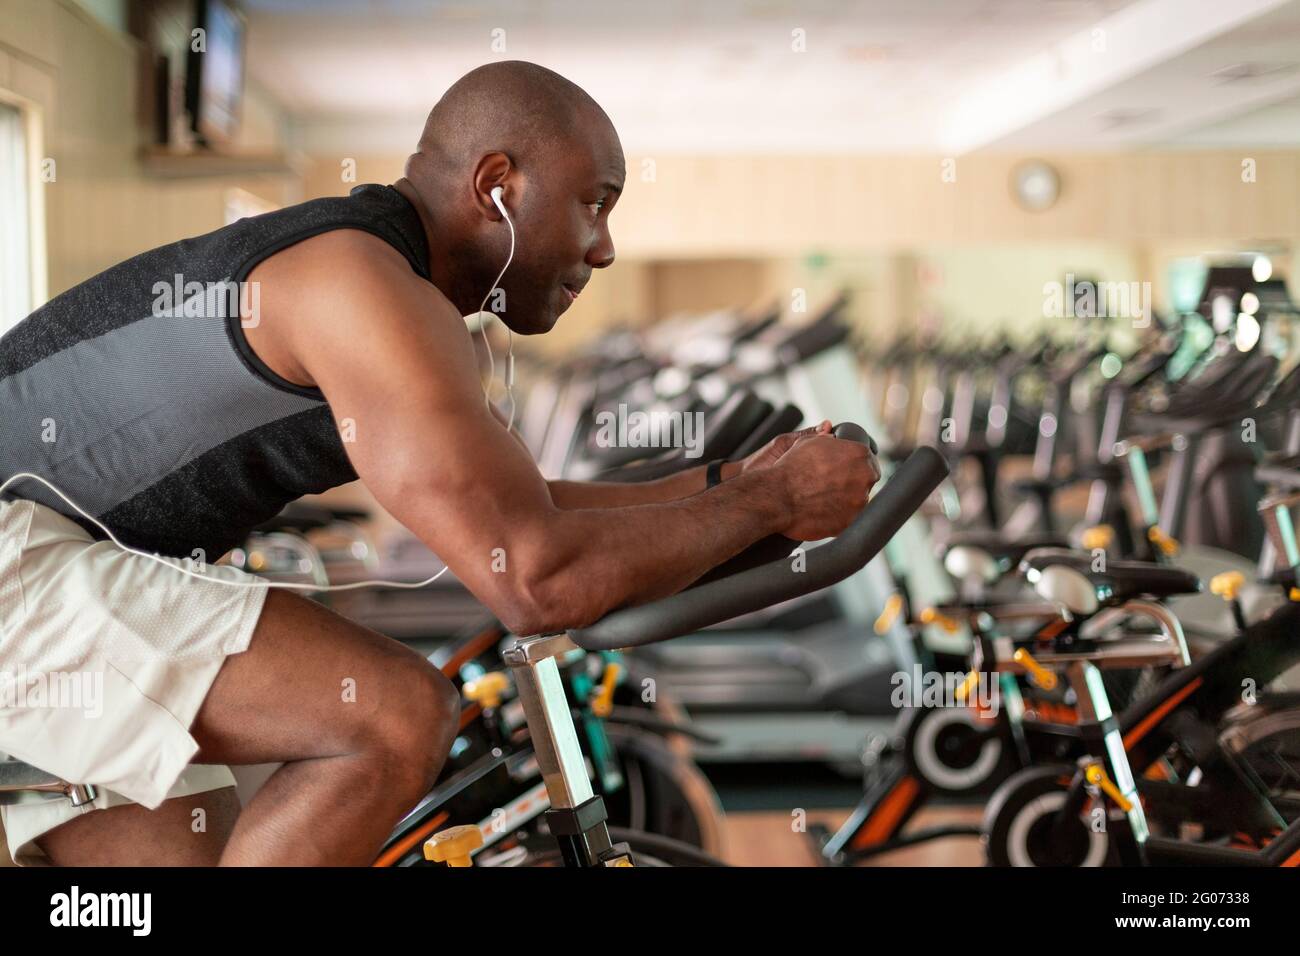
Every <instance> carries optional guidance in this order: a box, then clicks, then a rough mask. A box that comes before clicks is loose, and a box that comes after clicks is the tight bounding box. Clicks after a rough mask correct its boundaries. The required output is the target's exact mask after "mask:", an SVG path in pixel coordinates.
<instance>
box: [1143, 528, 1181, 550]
mask: <svg viewBox="0 0 1300 956" xmlns="http://www.w3.org/2000/svg"><path fill="white" fill-rule="evenodd" d="M1147 540H1148V541H1150V542H1151V543H1152V544H1154V545H1155V546H1156V547H1157V548H1159V549H1160V553H1161V554H1163V555H1164V556H1165V557H1167V558H1169V557H1173V556H1174V555H1175V554H1177V553H1178V542H1177V541H1176V540H1175V539H1173V538H1171V537H1170V536H1169V535H1167V534H1165V533H1164V531H1162V530H1161V528H1160V526H1159V525H1152V526H1151V527H1150V528H1149V529H1147Z"/></svg>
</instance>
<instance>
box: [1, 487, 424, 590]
mask: <svg viewBox="0 0 1300 956" xmlns="http://www.w3.org/2000/svg"><path fill="white" fill-rule="evenodd" d="M21 478H30V479H32V480H33V481H39V482H40V483H41V484H43V485H44V486H45V487H46V488H48V489H50V491H52V492H54V493H55V494H56V495H58V496H59V497H60V498H61V499H63V502H64V503H65V504H66V505H67V506H68V507H69V508H71V509H72V510H73V511H75V512H76V513H77V514H79V515H81V516H82V517H83V518H85V519H86V520H87V521H89V522H90V523H91V524H93V525H94V526H95V527H97V528H99V529H100V530H101V531H103V532H104V534H105V535H107V536H108V540H109V541H111V542H113V544H115V545H117V546H118V548H120V549H121V550H122V551H125V552H126V553H127V554H134V555H137V556H139V557H141V558H148V559H149V560H150V561H156V562H158V563H159V564H162V565H165V566H166V567H169V568H172V569H174V570H176V571H179V572H181V574H187V575H189V576H190V577H192V578H198V579H199V580H200V581H208V582H210V583H212V584H224V585H225V586H226V587H232V588H283V589H285V590H290V591H310V592H312V593H319V592H321V591H353V590H356V589H358V588H367V587H387V588H410V589H414V588H422V587H427V586H428V585H430V584H432V583H433V582H434V581H436V580H438V578H440V577H442V576H443V575H444V574H446V573H447V568H446V566H444V567H443V569H442V570H441V571H439V572H438V573H437V574H435V575H434V576H433V577H431V578H427V579H425V580H423V581H419V582H411V581H357V582H354V583H352V584H329V585H320V584H294V583H292V582H288V581H264V580H260V579H256V578H255V579H253V580H250V581H227V580H226V579H225V578H217V577H209V576H208V575H206V574H201V573H199V572H198V571H194V570H192V569H190V568H185V567H181V566H180V565H179V564H177V563H176V562H177V561H179V560H183V559H179V558H166V557H163V556H162V555H160V554H151V553H150V552H148V551H141V550H139V549H138V548H132V547H131V546H130V545H126V544H123V543H122V542H121V541H119V540H118V539H117V535H115V534H113V532H112V531H110V530H109V529H108V527H107V526H106V525H105V524H104V523H103V522H102V521H100V520H99V519H98V518H95V517H94V516H93V515H88V514H86V512H85V511H84V510H82V508H81V507H80V506H79V505H78V504H77V503H76V502H75V501H73V500H72V499H71V498H69V497H68V496H67V495H65V494H64V493H63V492H62V491H60V490H59V489H58V488H56V487H55V486H54V485H53V484H52V483H51V482H50V481H48V480H47V479H45V478H42V477H41V476H40V475H33V474H32V473H31V472H29V471H20V472H19V473H18V474H16V475H11V476H10V477H9V478H6V479H5V480H4V482H3V483H0V495H2V494H4V492H5V489H6V488H8V487H9V486H10V485H12V484H13V483H14V482H16V481H18V480H19V479H21Z"/></svg>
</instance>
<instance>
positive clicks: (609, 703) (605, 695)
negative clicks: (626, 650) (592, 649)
mask: <svg viewBox="0 0 1300 956" xmlns="http://www.w3.org/2000/svg"><path fill="white" fill-rule="evenodd" d="M622 673H623V667H622V665H621V664H615V663H614V662H613V661H611V662H610V663H608V664H606V665H605V673H604V674H602V675H601V677H600V687H599V688H598V689H597V691H596V694H595V696H594V697H592V699H591V712H592V713H593V714H595V715H596V716H597V717H608V716H609V715H610V714H611V713H613V711H614V688H615V687H617V686H618V679H619V677H620V676H621V675H622Z"/></svg>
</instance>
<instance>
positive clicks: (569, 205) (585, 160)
mask: <svg viewBox="0 0 1300 956" xmlns="http://www.w3.org/2000/svg"><path fill="white" fill-rule="evenodd" d="M625 175H626V172H625V168H624V160H623V150H622V147H621V146H620V145H619V142H618V137H617V135H615V133H614V131H613V129H612V128H611V127H610V126H609V124H608V123H606V122H603V121H602V122H599V123H597V122H595V121H592V122H591V124H590V128H589V129H575V130H574V134H573V137H572V139H571V141H570V143H569V144H568V145H567V146H564V147H560V148H557V150H556V151H555V154H554V157H553V158H552V160H551V162H550V164H549V165H548V166H547V167H545V168H542V169H540V170H538V171H534V170H530V171H529V172H528V174H527V175H522V171H521V179H522V183H521V184H522V186H523V188H522V189H521V190H519V200H518V204H517V205H516V204H514V203H512V202H511V198H512V197H511V194H510V190H509V189H507V191H506V197H505V203H506V208H507V209H508V210H509V211H510V217H511V219H512V220H513V221H514V224H515V258H514V261H513V262H512V263H511V265H510V268H509V269H508V270H507V272H506V275H505V277H504V279H503V280H502V282H501V285H502V286H503V288H504V289H505V294H506V302H505V311H504V314H503V315H502V316H501V318H502V319H503V320H504V321H505V324H506V325H507V326H509V327H510V328H511V329H512V330H513V331H515V332H518V333H520V334H523V335H537V334H540V333H543V332H549V331H550V330H551V329H552V328H553V327H554V326H555V323H556V321H557V320H558V319H559V317H560V316H561V314H563V313H564V311H565V310H566V309H568V307H569V306H570V305H572V304H573V302H574V300H575V299H576V298H577V297H578V294H579V293H581V292H582V289H583V287H584V286H585V285H586V284H587V281H588V280H589V279H590V278H591V273H592V270H594V269H603V268H605V267H606V266H608V265H610V264H611V263H612V262H613V261H614V241H613V239H612V238H611V237H610V233H609V214H610V212H611V211H612V210H613V208H614V204H615V203H616V202H617V201H618V197H619V194H620V193H621V192H622V189H623V180H624V177H625Z"/></svg>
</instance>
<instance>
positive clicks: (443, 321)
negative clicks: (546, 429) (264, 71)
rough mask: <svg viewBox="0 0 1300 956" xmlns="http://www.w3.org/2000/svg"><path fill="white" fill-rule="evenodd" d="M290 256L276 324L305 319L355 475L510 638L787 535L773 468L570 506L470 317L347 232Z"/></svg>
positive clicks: (301, 327)
mask: <svg viewBox="0 0 1300 956" xmlns="http://www.w3.org/2000/svg"><path fill="white" fill-rule="evenodd" d="M290 254H292V255H290ZM282 256H285V257H286V258H285V259H284V260H282V262H281V263H280V264H279V266H278V270H279V272H278V275H277V279H276V281H274V282H264V283H263V288H262V309H263V314H264V315H267V316H269V317H271V319H274V318H275V317H276V316H287V315H290V314H292V315H293V316H294V318H292V319H286V320H285V330H284V331H283V332H281V333H279V335H280V338H281V341H283V342H285V343H287V350H288V353H289V354H290V355H291V356H292V359H293V362H294V363H295V364H296V365H297V366H299V367H301V369H302V370H303V373H304V375H305V377H307V378H309V379H310V381H312V382H314V383H315V384H316V385H317V386H319V387H320V389H321V390H322V391H323V392H324V394H325V396H326V397H327V398H328V399H329V402H330V405H331V408H332V410H333V413H334V416H335V418H336V420H342V419H351V420H352V421H353V422H354V423H355V432H354V434H355V440H353V441H351V442H349V443H348V445H347V446H346V447H347V450H348V454H349V456H350V458H351V460H352V463H353V465H354V467H355V468H356V470H357V473H358V475H359V476H360V477H361V478H362V480H363V481H364V482H365V483H366V485H367V486H368V487H369V488H370V490H371V491H372V493H373V494H374V495H375V497H376V499H377V500H378V501H379V503H380V504H381V505H383V507H384V508H386V509H387V510H388V511H389V512H390V513H392V514H393V516H394V517H396V518H397V519H398V520H399V521H401V522H402V523H403V524H404V525H406V527H408V528H409V529H410V530H411V531H412V532H414V533H415V534H416V535H417V536H418V537H419V538H420V539H421V540H422V541H424V542H425V543H426V544H427V545H428V546H429V547H430V548H431V549H432V550H433V551H434V552H435V553H437V554H438V555H439V556H440V557H441V558H442V559H443V560H444V561H446V563H447V564H448V565H449V566H450V567H451V569H452V570H453V571H454V572H455V574H456V575H457V577H458V578H460V580H461V581H463V582H464V583H465V585H466V586H467V587H468V588H469V589H470V591H472V592H473V593H474V595H475V596H476V597H478V598H479V599H480V600H481V601H483V602H484V603H485V604H486V605H487V606H488V607H489V608H491V609H492V611H493V612H494V613H495V614H496V615H497V616H498V617H499V618H500V619H501V620H502V621H503V622H504V623H505V624H506V626H507V627H509V628H510V629H511V630H512V631H514V632H516V633H520V634H531V633H538V632H546V631H552V630H560V629H563V628H565V627H569V626H576V625H580V624H586V623H590V622H591V621H594V620H596V619H598V618H599V617H601V616H602V615H603V614H605V613H606V612H607V611H609V610H611V609H613V608H615V607H618V606H621V605H624V604H628V603H638V602H641V601H646V600H650V599H652V598H655V597H660V596H663V595H666V594H671V593H673V592H674V591H677V590H679V589H681V588H682V587H684V586H685V585H687V584H689V583H690V582H691V581H693V580H695V579H696V578H697V577H699V576H700V575H701V574H703V573H704V572H705V571H706V570H708V569H709V568H711V567H713V566H714V565H717V564H719V563H721V562H722V561H725V560H726V559H727V558H730V557H731V556H732V555H734V554H736V553H738V552H739V551H741V550H742V549H743V548H745V547H746V546H748V545H749V544H751V543H753V542H754V541H757V540H758V539H759V538H762V537H764V536H766V535H768V534H770V533H773V532H775V531H780V530H782V529H783V528H784V527H785V526H786V525H788V523H789V520H790V517H789V516H790V510H791V508H790V504H789V498H788V490H787V487H786V486H787V484H788V482H786V481H785V480H784V477H783V476H782V475H781V474H780V473H779V472H777V471H776V470H768V471H766V472H761V473H755V474H744V475H740V476H738V477H736V478H735V479H733V480H731V481H728V482H726V483H724V484H723V485H721V486H719V487H718V488H715V489H713V490H711V491H710V492H709V493H707V494H694V495H691V496H690V497H685V498H682V499H680V500H671V501H664V502H660V503H651V504H625V503H622V501H621V500H620V499H621V496H622V495H624V494H625V493H626V492H625V489H623V488H622V487H621V486H619V487H618V489H617V490H614V489H613V487H612V486H604V485H597V486H593V487H596V488H598V489H605V488H609V489H610V490H608V491H604V490H597V491H595V492H594V493H591V494H592V495H594V496H593V497H586V496H585V495H587V494H588V493H586V492H580V493H579V494H583V495H584V497H582V498H578V497H575V495H574V494H573V493H571V492H570V491H569V490H568V489H567V488H566V489H561V490H560V491H559V498H560V499H561V501H562V502H566V504H563V505H562V504H559V503H557V502H556V500H555V499H554V498H553V497H552V493H551V490H550V488H548V485H547V482H546V481H545V480H544V479H543V478H542V477H541V475H540V474H539V473H538V471H537V468H536V466H535V465H534V463H533V461H532V459H531V458H530V457H529V456H528V454H527V452H526V451H525V450H524V449H523V448H522V447H521V445H520V444H519V443H518V442H517V441H516V440H515V439H514V438H513V437H512V436H511V435H510V433H509V432H507V431H506V430H505V429H504V428H501V427H500V425H499V424H498V423H497V422H496V421H494V420H493V417H492V415H491V413H490V412H489V411H488V408H487V406H486V403H485V402H484V400H483V393H482V391H481V387H480V383H479V379H478V375H477V372H476V365H475V362H474V356H473V349H472V345H471V341H470V338H469V335H468V332H467V331H466V329H465V325H464V323H463V321H462V320H461V317H460V316H459V315H458V314H457V312H456V310H455V309H454V308H453V307H452V306H451V304H450V303H449V302H448V301H447V300H446V299H445V298H444V297H443V296H442V295H441V294H440V293H438V291H437V290H436V289H435V288H434V287H433V286H431V285H429V284H428V283H426V282H423V281H422V280H420V279H418V277H415V276H414V275H413V274H412V273H411V271H410V268H409V266H408V265H407V264H406V262H405V261H404V260H403V259H402V258H401V257H400V256H399V255H398V254H397V253H396V252H394V251H393V250H392V249H390V248H389V247H388V246H387V245H386V244H384V243H383V242H382V241H380V240H378V239H376V238H374V237H371V236H369V235H365V234H358V233H354V232H336V233H328V234H326V235H325V236H321V237H317V238H316V239H313V240H309V241H308V242H305V243H302V244H300V245H299V246H298V247H295V248H294V249H291V250H287V251H286V253H284V254H282ZM341 261H342V262H347V263H348V264H349V268H348V269H340V268H339V263H340V262H341ZM254 278H256V277H254ZM688 477H689V476H678V477H677V478H675V479H671V480H669V481H668V482H666V483H665V484H664V485H663V486H662V487H663V490H664V492H665V493H667V490H668V489H669V488H672V489H674V491H675V490H676V489H678V488H684V487H685V485H684V484H680V483H683V482H685V481H686V480H687V478H688ZM698 478H699V480H698V485H699V488H702V487H703V484H704V482H703V477H702V475H700V476H698ZM557 484H562V485H569V484H571V483H557ZM696 490H699V489H698V488H697V489H696ZM593 501H602V502H604V503H603V504H598V505H595V506H592V505H590V504H588V503H587V502H593ZM574 503H577V504H579V505H581V506H580V507H577V508H572V507H571V505H573V504H574Z"/></svg>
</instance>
